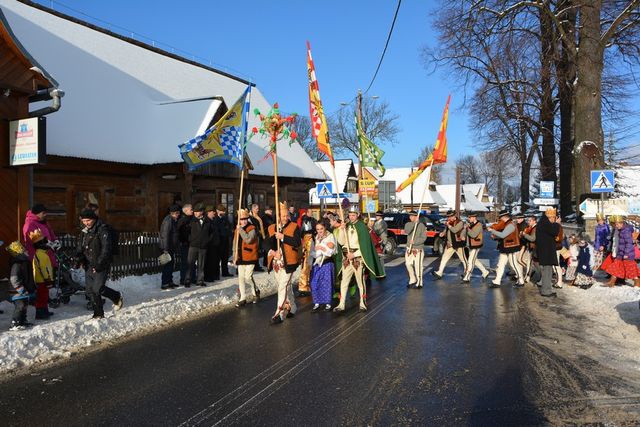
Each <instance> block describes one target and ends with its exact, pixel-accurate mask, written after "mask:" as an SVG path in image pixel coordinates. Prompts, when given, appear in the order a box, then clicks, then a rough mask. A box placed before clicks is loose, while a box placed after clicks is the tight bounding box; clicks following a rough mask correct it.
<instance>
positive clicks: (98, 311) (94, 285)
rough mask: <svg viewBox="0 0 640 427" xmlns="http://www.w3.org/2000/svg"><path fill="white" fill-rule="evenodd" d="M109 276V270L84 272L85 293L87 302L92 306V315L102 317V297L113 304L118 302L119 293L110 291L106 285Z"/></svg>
mask: <svg viewBox="0 0 640 427" xmlns="http://www.w3.org/2000/svg"><path fill="white" fill-rule="evenodd" d="M108 276H109V268H106V269H105V270H102V271H96V272H93V271H91V269H89V270H87V271H86V272H85V276H84V277H85V292H86V293H87V296H88V297H89V301H91V303H92V304H93V315H94V316H104V308H103V307H102V297H103V296H104V297H106V298H109V299H110V300H111V301H112V302H113V303H114V304H115V303H116V302H118V301H120V297H121V295H120V292H118V291H116V290H114V289H111V288H110V287H108V286H107V285H106V284H105V283H107V277H108Z"/></svg>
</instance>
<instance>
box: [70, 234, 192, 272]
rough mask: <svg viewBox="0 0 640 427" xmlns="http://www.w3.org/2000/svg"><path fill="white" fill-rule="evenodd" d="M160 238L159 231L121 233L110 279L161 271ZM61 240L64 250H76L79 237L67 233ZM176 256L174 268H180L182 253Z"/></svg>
mask: <svg viewBox="0 0 640 427" xmlns="http://www.w3.org/2000/svg"><path fill="white" fill-rule="evenodd" d="M159 239H160V237H159V233H142V232H138V233H120V236H119V241H118V248H119V253H118V254H117V255H114V256H113V263H112V264H111V272H110V273H109V279H111V280H116V279H120V278H122V277H125V276H140V275H142V274H154V273H160V272H161V271H162V266H161V265H160V264H159V263H158V256H159V255H160V247H159V246H158V242H159ZM60 242H61V243H62V249H63V250H65V251H74V250H75V248H76V246H77V244H78V237H77V236H71V235H66V236H63V237H61V238H60ZM176 258H177V259H176V262H175V264H174V268H179V265H180V254H178V253H176Z"/></svg>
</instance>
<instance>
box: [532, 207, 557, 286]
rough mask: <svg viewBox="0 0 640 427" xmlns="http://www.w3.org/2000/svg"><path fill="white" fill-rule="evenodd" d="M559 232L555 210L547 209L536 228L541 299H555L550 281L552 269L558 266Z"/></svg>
mask: <svg viewBox="0 0 640 427" xmlns="http://www.w3.org/2000/svg"><path fill="white" fill-rule="evenodd" d="M559 232H560V224H557V223H556V210H555V209H554V208H549V209H547V211H546V212H545V214H544V216H543V217H542V218H541V219H540V221H539V222H538V225H537V226H536V251H537V254H538V263H539V264H540V268H541V269H542V286H541V287H540V295H542V296H543V297H555V296H556V293H555V292H553V288H552V285H551V279H552V276H553V268H554V266H557V265H558V255H557V254H556V236H557V235H558V233H559Z"/></svg>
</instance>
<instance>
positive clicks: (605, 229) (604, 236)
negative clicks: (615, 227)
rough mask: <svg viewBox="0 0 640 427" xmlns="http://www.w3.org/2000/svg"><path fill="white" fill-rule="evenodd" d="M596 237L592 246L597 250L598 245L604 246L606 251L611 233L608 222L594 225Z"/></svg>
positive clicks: (598, 248)
mask: <svg viewBox="0 0 640 427" xmlns="http://www.w3.org/2000/svg"><path fill="white" fill-rule="evenodd" d="M595 234H596V238H595V240H594V242H593V247H594V248H595V249H596V251H597V250H600V246H603V247H604V250H605V251H606V250H607V249H609V244H610V241H609V238H610V235H611V230H610V229H609V225H608V224H598V225H596V233H595Z"/></svg>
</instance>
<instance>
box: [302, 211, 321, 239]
mask: <svg viewBox="0 0 640 427" xmlns="http://www.w3.org/2000/svg"><path fill="white" fill-rule="evenodd" d="M299 221H300V224H298V227H300V233H301V234H302V236H304V235H305V234H311V235H313V236H314V237H315V235H316V224H318V221H317V220H316V219H315V218H314V217H312V216H308V215H303V216H301V217H300V219H299Z"/></svg>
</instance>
